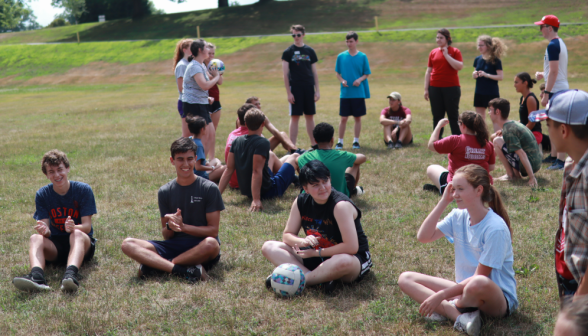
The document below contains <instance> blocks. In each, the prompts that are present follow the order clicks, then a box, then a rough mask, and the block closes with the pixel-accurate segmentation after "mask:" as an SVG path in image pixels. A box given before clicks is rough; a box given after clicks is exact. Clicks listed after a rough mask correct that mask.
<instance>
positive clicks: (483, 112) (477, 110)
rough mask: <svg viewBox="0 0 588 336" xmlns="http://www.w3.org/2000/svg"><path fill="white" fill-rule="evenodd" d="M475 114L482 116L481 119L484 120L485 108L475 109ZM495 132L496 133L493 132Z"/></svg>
mask: <svg viewBox="0 0 588 336" xmlns="http://www.w3.org/2000/svg"><path fill="white" fill-rule="evenodd" d="M476 113H477V114H479V115H480V116H482V119H484V120H486V108H485V107H476ZM494 132H496V131H494Z"/></svg>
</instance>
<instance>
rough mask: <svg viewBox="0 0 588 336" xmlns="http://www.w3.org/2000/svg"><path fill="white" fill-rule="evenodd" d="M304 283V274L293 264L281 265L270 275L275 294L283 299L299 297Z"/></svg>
mask: <svg viewBox="0 0 588 336" xmlns="http://www.w3.org/2000/svg"><path fill="white" fill-rule="evenodd" d="M305 283H306V280H305V278H304V273H303V272H302V270H301V269H300V267H298V266H296V265H294V264H281V265H280V266H278V267H276V269H275V270H274V272H273V273H272V280H271V284H272V288H273V290H274V292H276V294H278V295H281V296H284V297H291V296H295V295H299V294H300V293H302V290H303V289H304V285H305Z"/></svg>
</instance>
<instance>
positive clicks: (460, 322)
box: [453, 310, 482, 336]
mask: <svg viewBox="0 0 588 336" xmlns="http://www.w3.org/2000/svg"><path fill="white" fill-rule="evenodd" d="M453 328H455V330H458V331H463V332H465V333H467V334H468V335H470V336H477V335H480V329H481V328H482V318H481V317H480V311H479V310H476V311H475V312H473V313H465V314H461V315H459V316H458V317H457V319H456V320H455V324H454V325H453Z"/></svg>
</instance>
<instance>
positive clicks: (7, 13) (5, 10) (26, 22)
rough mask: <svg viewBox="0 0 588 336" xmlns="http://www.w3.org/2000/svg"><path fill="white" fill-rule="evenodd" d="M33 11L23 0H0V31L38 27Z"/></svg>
mask: <svg viewBox="0 0 588 336" xmlns="http://www.w3.org/2000/svg"><path fill="white" fill-rule="evenodd" d="M35 19H36V17H35V15H33V11H32V10H31V8H30V7H29V6H28V4H26V3H25V1H23V0H0V31H1V32H5V31H9V30H10V31H19V30H26V29H36V28H39V27H40V26H39V24H38V23H37V22H36V21H35Z"/></svg>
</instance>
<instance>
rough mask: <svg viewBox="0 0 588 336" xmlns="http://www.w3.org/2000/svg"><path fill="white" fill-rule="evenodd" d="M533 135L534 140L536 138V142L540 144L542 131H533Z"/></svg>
mask: <svg viewBox="0 0 588 336" xmlns="http://www.w3.org/2000/svg"><path fill="white" fill-rule="evenodd" d="M533 135H534V136H535V140H537V144H538V145H540V144H541V141H543V133H541V132H537V131H534V132H533Z"/></svg>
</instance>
